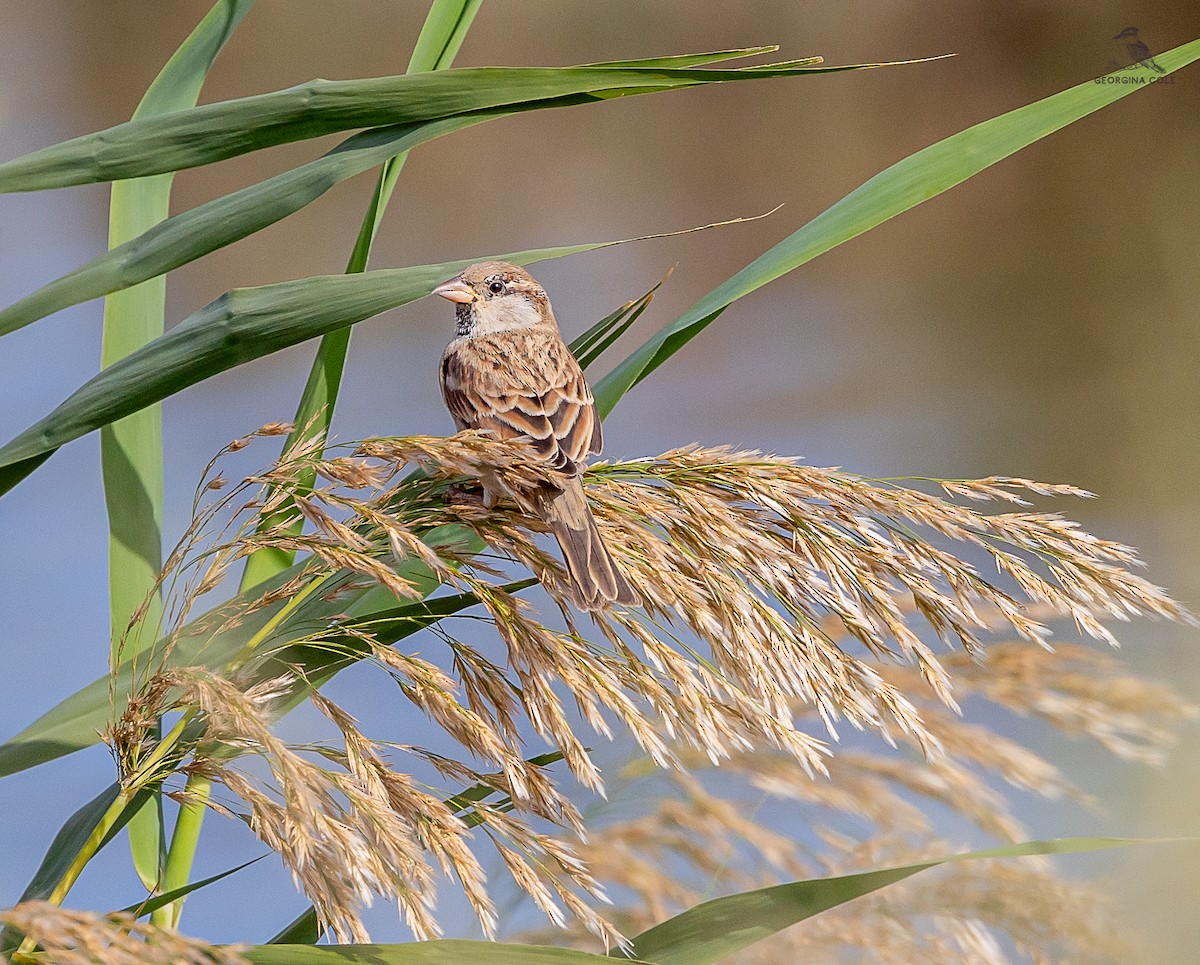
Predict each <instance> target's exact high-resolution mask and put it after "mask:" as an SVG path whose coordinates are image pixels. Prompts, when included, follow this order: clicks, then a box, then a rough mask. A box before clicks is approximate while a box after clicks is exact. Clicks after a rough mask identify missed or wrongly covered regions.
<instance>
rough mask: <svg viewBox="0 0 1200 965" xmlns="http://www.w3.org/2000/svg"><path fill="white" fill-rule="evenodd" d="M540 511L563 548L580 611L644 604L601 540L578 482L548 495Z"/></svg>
mask: <svg viewBox="0 0 1200 965" xmlns="http://www.w3.org/2000/svg"><path fill="white" fill-rule="evenodd" d="M538 509H539V515H540V516H541V517H542V519H544V520H545V521H546V523H547V524H548V525H549V526H550V531H551V532H552V533H553V534H554V538H555V539H556V540H558V545H559V546H560V547H561V548H562V552H563V559H565V560H566V563H567V572H568V573H570V575H571V582H572V584H573V590H574V592H573V593H572V594H571V601H572V602H573V603H574V604H575V605H576V606H577V607H579V608H580V609H581V610H601V609H604V608H605V607H607V606H611V605H613V604H614V603H620V604H624V605H627V606H636V605H637V604H638V603H640V602H641V597H639V596H638V594H637V591H636V590H635V589H634V588H633V587H632V586H630V585H629V581H628V580H626V579H625V576H624V574H622V573H621V571H620V569H618V567H617V564H616V562H614V560H613V558H612V556H611V555H610V554H609V552H608V548H607V547H606V546H605V545H604V541H603V540H602V539H601V538H600V531H599V530H598V529H597V528H596V520H595V519H593V518H592V511H591V510H590V509H589V508H588V504H587V497H586V496H584V493H583V484H582V483H581V482H580V481H579V479H578V478H575V479H572V480H571V481H570V482H569V483H568V484H567V485H566V486H565V487H564V488H562V489H561V490H556V491H554V492H553V493H547V494H546V496H545V497H543V498H542V499H541V500H539V507H538Z"/></svg>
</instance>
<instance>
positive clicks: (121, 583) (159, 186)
mask: <svg viewBox="0 0 1200 965" xmlns="http://www.w3.org/2000/svg"><path fill="white" fill-rule="evenodd" d="M253 3H254V0H219V2H218V3H216V4H215V5H214V6H213V8H212V9H211V10H210V11H209V12H208V14H207V16H205V17H204V19H203V20H201V21H200V23H199V25H198V26H197V27H196V29H195V30H193V31H192V33H191V34H190V35H189V36H188V37H187V39H185V40H184V42H183V43H182V44H181V45H180V47H179V49H178V50H176V51H175V53H174V55H173V56H172V57H171V58H170V60H168V61H167V63H166V65H165V66H164V67H163V69H162V71H160V72H159V74H158V76H157V77H156V78H155V79H154V81H153V83H151V85H150V87H149V89H148V90H147V91H146V95H145V96H144V97H143V98H142V100H141V103H140V104H138V107H137V109H136V110H135V111H134V114H133V117H134V120H139V119H142V118H147V117H155V116H160V115H163V114H169V113H172V112H174V111H179V110H184V109H186V108H189V107H192V106H194V105H195V103H196V99H197V98H198V97H199V96H200V88H201V87H202V86H203V84H204V79H205V78H206V77H207V76H208V71H209V69H210V68H211V67H212V64H213V62H214V61H215V60H216V57H217V54H218V53H220V51H221V48H222V47H223V46H224V45H225V42H226V41H227V40H228V39H229V37H230V36H231V35H232V33H233V31H234V30H235V29H237V26H238V24H239V23H241V21H242V19H243V18H244V17H245V16H246V14H247V13H249V12H250V8H251V7H252V6H253ZM173 179H174V174H171V173H168V174H160V175H156V176H154V177H149V178H139V179H137V180H133V181H117V182H115V183H114V184H113V186H112V197H111V200H110V203H109V229H108V242H109V248H110V249H111V248H117V247H120V246H121V245H123V244H124V243H125V242H127V241H129V240H131V239H133V238H136V237H137V236H138V235H140V234H142V233H143V232H145V231H148V230H150V229H151V228H152V227H154V225H156V224H158V223H159V222H161V221H164V220H165V219H166V218H167V215H168V214H169V210H170V199H171V181H172V180H173ZM165 300H166V279H165V278H161V277H160V278H155V279H153V280H151V281H147V282H144V283H143V284H141V285H137V286H135V287H133V288H130V289H127V290H125V291H121V292H116V293H113V294H111V295H109V296H108V298H107V299H106V300H105V304H104V334H103V339H102V342H101V350H100V365H101V367H102V368H107V367H108V366H110V365H112V364H113V363H114V362H116V361H118V360H119V359H122V358H124V357H125V356H127V355H129V354H130V353H131V352H134V351H137V350H138V349H140V348H141V347H142V346H144V345H146V344H147V343H148V342H151V341H153V340H154V339H155V338H158V336H160V335H162V333H163V313H164V303H165ZM100 465H101V469H102V472H103V479H104V501H105V506H106V508H107V510H108V526H109V552H108V573H109V579H108V586H109V616H110V619H109V625H110V628H111V629H110V639H111V646H112V665H113V667H114V668H115V667H117V665H118V663H119V659H118V655H117V649H118V647H124V648H125V649H126V650H128V651H129V652H130V653H137V652H138V651H140V650H142V649H143V647H144V646H145V645H147V644H149V643H152V642H153V640H154V636H153V634H151V635H150V636H149V639H146V640H143V639H142V633H141V629H142V627H145V626H149V627H152V628H157V626H158V623H159V616H160V614H161V612H162V603H161V600H160V598H159V596H158V594H156V593H152V591H153V588H154V584H155V579H156V578H157V576H158V572H159V570H160V569H162V535H161V530H162V502H163V455H162V413H161V411H160V409H159V407H158V406H157V405H153V406H148V407H147V408H145V409H143V410H142V411H140V412H136V413H134V414H133V415H130V416H128V417H127V418H125V419H122V420H120V421H119V422H115V423H113V424H112V425H110V426H106V427H105V428H104V429H103V430H102V431H101V434H100ZM144 603H145V604H146V607H145V609H144V610H141V619H140V620H138V621H136V623H135V624H133V625H131V621H132V620H133V617H134V615H135V613H137V612H138V611H139V610H140V609H141V608H142V607H143V604H144ZM127 627H128V628H129V631H128V633H126V628H127ZM162 828H163V822H162V803H161V799H160V798H159V797H158V796H155V798H154V799H153V800H151V801H149V802H147V804H146V806H145V807H144V808H143V809H142V810H141V811H140V812H139V813H138V814H137V815H136V816H135V817H134V818H133V820H132V821H131V822H130V824H129V840H130V846H131V849H132V852H133V863H134V868H135V870H136V871H137V874H138V877H139V878H141V880H142V883H143V884H144V885H145V886H146V887H147V888H153V887H155V885H156V883H157V882H158V881H159V879H160V877H161V874H162V862H163V858H164V854H165V852H164V839H163V830H162Z"/></svg>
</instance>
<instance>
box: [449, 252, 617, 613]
mask: <svg viewBox="0 0 1200 965" xmlns="http://www.w3.org/2000/svg"><path fill="white" fill-rule="evenodd" d="M433 294H435V295H440V296H441V297H442V298H445V299H448V300H449V301H452V302H454V303H455V308H454V314H455V320H456V324H455V331H454V338H453V340H452V341H451V342H450V344H449V345H447V346H446V351H445V352H444V353H443V355H442V362H441V368H440V370H439V381H440V383H441V387H442V398H443V399H445V401H446V408H448V409H449V410H450V415H451V416H452V417H453V418H454V423H455V425H456V426H457V427H458V428H459V429H460V430H461V429H483V430H489V431H491V432H492V433H494V434H495V435H496V436H497V437H498V438H501V439H521V440H523V441H525V442H528V443H529V445H530V446H531V448H532V450H533V451H534V453H536V455H537V457H538V458H539V459H540V460H542V461H544V462H545V463H546V464H547V465H548V466H549V467H550V468H551V469H552V470H553V474H554V485H553V486H549V487H547V488H546V489H545V490H544V491H543V492H540V493H538V494H537V495H536V496H535V506H536V511H537V514H538V516H540V517H541V518H542V520H543V521H544V522H545V523H546V524H547V525H548V526H549V528H550V531H551V532H552V533H553V534H554V538H555V539H556V540H557V541H558V545H559V547H560V548H561V549H562V554H563V558H564V559H565V561H566V564H567V572H568V573H569V575H570V577H571V584H572V592H571V600H572V602H573V603H574V604H575V605H576V606H578V607H579V608H580V609H582V610H599V609H603V608H605V607H608V606H611V605H612V604H615V603H619V604H627V605H635V604H637V603H638V602H639V597H638V594H637V592H636V591H635V590H634V589H633V587H632V586H630V585H629V582H628V580H626V578H625V576H624V575H623V574H622V573H621V571H620V569H619V568H618V567H617V564H616V563H615V562H614V561H613V558H612V556H611V555H610V554H609V552H608V549H607V547H605V545H604V542H603V540H602V539H601V537H600V532H599V530H598V529H597V528H596V520H595V519H594V518H593V516H592V511H591V509H589V508H588V503H587V497H586V496H585V495H584V491H583V478H582V476H583V469H584V466H585V464H586V462H587V458H588V455H589V454H590V453H598V452H599V451H600V448H601V445H602V443H603V438H602V435H601V430H600V415H599V413H598V412H597V411H596V403H595V400H594V399H593V397H592V390H591V388H590V387H589V386H588V383H587V379H586V378H584V375H583V370H582V369H581V368H580V367H579V363H578V362H577V361H576V360H575V357H574V356H573V355H572V354H571V350H570V349H569V348H567V345H566V343H565V342H564V341H563V340H562V336H561V335H560V334H559V331H558V322H557V321H556V320H555V318H554V312H553V310H552V309H551V308H550V300H549V299H548V298H547V297H546V292H545V289H543V288H542V286H541V285H539V284H538V283H537V282H536V281H534V279H533V278H532V276H530V274H529V273H528V272H527V271H525V270H524V269H522V268H518V267H517V266H516V265H510V264H508V263H506V262H503V261H486V262H483V263H481V264H478V265H472V266H471V267H470V268H468V269H466V270H465V271H464V272H463V273H462V274H460V275H458V276H456V277H454V278H451V279H450V280H449V281H447V282H444V283H442V284H441V285H439V286H438V287H437V288H435V289H434V290H433ZM481 482H482V483H483V488H484V505H485V506H488V507H489V508H490V507H491V506H494V505H495V504H496V501H497V499H498V498H499V496H498V494H497V493H496V492H495V491H493V490H492V489H490V487H489V486H488V481H487V479H486V478H485V479H483V480H481Z"/></svg>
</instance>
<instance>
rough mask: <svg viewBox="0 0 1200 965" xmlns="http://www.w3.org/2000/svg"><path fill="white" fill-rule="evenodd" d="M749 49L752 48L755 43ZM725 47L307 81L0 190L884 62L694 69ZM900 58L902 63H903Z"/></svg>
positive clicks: (27, 166)
mask: <svg viewBox="0 0 1200 965" xmlns="http://www.w3.org/2000/svg"><path fill="white" fill-rule="evenodd" d="M755 49H758V48H755ZM730 56H731V54H730V52H728V51H721V52H717V53H715V54H712V55H703V54H688V55H684V56H683V58H657V59H656V60H653V61H642V62H640V63H643V64H646V63H648V64H650V66H637V65H636V64H637V63H638V62H635V65H633V66H631V65H630V63H629V62H628V61H626V62H618V63H612V64H597V65H591V66H582V67H474V68H468V69H463V70H452V71H432V72H427V73H414V74H402V75H399V76H395V77H375V78H369V79H366V80H336V81H331V80H312V81H308V82H306V83H304V84H300V85H298V86H296V87H291V88H288V89H287V90H281V91H274V92H272V93H269V94H258V95H255V96H253V97H243V98H239V99H237V100H232V101H224V102H221V103H216V104H205V105H203V106H201V107H197V108H193V109H192V110H188V111H178V112H176V113H174V114H170V115H167V116H165V117H156V118H145V119H143V120H137V121H129V122H127V123H125V124H119V125H117V126H116V127H112V128H109V129H108V130H105V131H99V132H97V133H95V134H88V135H85V136H83V137H77V138H74V139H72V140H69V141H64V142H63V143H61V144H56V145H53V146H52V147H47V148H43V149H41V150H39V151H34V152H32V153H31V154H26V155H24V156H23V157H19V158H15V159H13V160H11V161H7V162H5V163H3V164H0V192H11V191H40V190H44V189H47V188H61V187H68V186H70V185H74V184H90V183H94V182H98V181H117V180H121V179H124V178H136V177H144V176H146V175H149V174H162V173H163V172H165V171H180V170H183V169H185V168H191V167H197V166H199V165H202V164H210V163H212V162H214V161H221V160H225V159H227V158H231V157H236V156H238V155H240V154H246V153H248V152H250V151H257V150H260V149H262V148H266V147H273V146H275V145H279V144H287V143H291V142H294V141H300V140H307V139H309V138H314V137H323V136H325V135H327V134H337V133H341V132H344V131H350V130H355V129H358V128H368V127H384V126H393V125H397V124H412V123H419V122H425V121H431V120H436V119H438V118H445V117H451V116H454V115H457V114H464V113H468V112H472V111H479V110H488V109H492V108H497V107H504V106H508V105H512V104H517V103H528V102H531V101H538V100H552V99H554V98H558V97H563V96H567V95H572V94H591V95H595V96H597V97H601V98H610V97H620V96H623V95H625V94H630V93H635V92H642V91H652V90H672V89H677V88H682V87H693V86H696V85H698V84H711V83H717V82H722V81H741V80H749V79H752V78H756V77H757V78H762V77H791V76H797V75H800V74H814V73H825V74H827V73H836V72H838V71H844V70H861V69H864V68H870V67H880V66H885V65H884V64H847V65H843V66H823V65H814V64H812V63H811V62H800V61H789V62H788V63H786V64H781V65H764V66H762V67H755V68H753V69H741V70H730V69H709V70H705V69H699V68H698V67H697V66H685V67H679V66H673V64H674V63H680V62H682V63H686V64H689V65H697V64H702V63H705V62H715V61H719V60H727V59H729V58H730ZM906 63H907V61H906Z"/></svg>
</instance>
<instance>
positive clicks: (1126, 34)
mask: <svg viewBox="0 0 1200 965" xmlns="http://www.w3.org/2000/svg"><path fill="white" fill-rule="evenodd" d="M1112 45H1113V46H1112V56H1110V57H1109V60H1108V63H1107V64H1106V65H1105V70H1106V72H1107V75H1106V76H1104V77H1097V78H1096V80H1095V83H1097V84H1155V83H1162V84H1174V83H1175V78H1174V77H1173V76H1171V75H1169V74H1167V72H1166V70H1165V69H1164V68H1163V66H1162V64H1160V63H1159V62H1158V61H1156V60H1155V59H1154V53H1153V51H1151V50H1150V48H1149V47H1148V46H1146V41H1144V40H1143V39H1142V37H1141V34H1140V33H1139V32H1138V28H1137V27H1126V28H1125V29H1124V30H1122V31H1120V32H1119V33H1118V34H1117V35H1116V36H1114V37H1113V38H1112ZM1129 67H1145V68H1146V69H1147V70H1150V71H1152V73H1151V74H1150V75H1149V76H1147V75H1146V74H1127V73H1121V72H1122V71H1124V70H1126V69H1127V68H1129Z"/></svg>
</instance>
